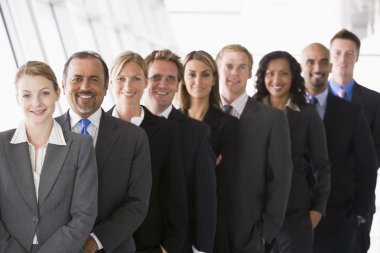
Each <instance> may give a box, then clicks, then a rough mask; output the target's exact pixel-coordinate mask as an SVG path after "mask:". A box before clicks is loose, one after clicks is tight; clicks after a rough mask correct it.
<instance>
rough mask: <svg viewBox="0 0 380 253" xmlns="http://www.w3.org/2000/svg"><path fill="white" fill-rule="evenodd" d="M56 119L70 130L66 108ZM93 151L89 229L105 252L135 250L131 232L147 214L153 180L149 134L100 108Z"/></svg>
mask: <svg viewBox="0 0 380 253" xmlns="http://www.w3.org/2000/svg"><path fill="white" fill-rule="evenodd" d="M57 121H58V123H60V125H61V126H62V128H63V129H65V130H67V131H70V130H71V126H70V116H69V113H68V112H67V113H65V114H64V115H62V116H60V117H58V118H57ZM95 153H96V161H97V165H98V177H99V178H98V182H99V187H98V216H97V218H96V221H95V225H94V228H93V230H92V232H93V233H94V234H95V235H96V236H97V237H98V238H99V240H100V242H101V243H102V245H103V247H104V249H105V251H106V252H107V253H126V252H135V244H134V240H133V233H134V232H135V231H136V229H137V228H138V227H139V226H140V225H141V223H142V222H143V220H144V218H145V216H146V214H147V211H148V204H149V195H150V190H151V184H152V177H151V168H150V154H149V142H148V137H147V135H146V133H145V131H144V130H142V129H141V128H139V127H136V126H135V125H133V124H131V123H128V122H124V121H122V120H119V119H117V118H114V117H112V116H109V115H107V114H106V113H105V112H104V111H102V115H101V119H100V125H99V130H98V137H97V141H96V146H95Z"/></svg>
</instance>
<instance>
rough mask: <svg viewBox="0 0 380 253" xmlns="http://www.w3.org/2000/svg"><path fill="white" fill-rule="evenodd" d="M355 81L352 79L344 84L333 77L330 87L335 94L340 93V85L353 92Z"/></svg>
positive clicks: (349, 92)
mask: <svg viewBox="0 0 380 253" xmlns="http://www.w3.org/2000/svg"><path fill="white" fill-rule="evenodd" d="M354 83H355V80H351V81H350V82H348V83H346V84H343V85H342V84H338V83H337V82H335V81H334V80H333V79H330V80H329V85H330V88H331V90H332V92H333V93H334V94H335V95H336V94H338V90H339V89H340V87H342V88H343V89H344V91H345V93H347V94H351V93H352V89H353V87H354Z"/></svg>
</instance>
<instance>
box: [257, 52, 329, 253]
mask: <svg viewBox="0 0 380 253" xmlns="http://www.w3.org/2000/svg"><path fill="white" fill-rule="evenodd" d="M256 89H257V93H256V94H255V95H254V97H253V98H254V99H256V100H258V101H261V102H263V103H265V104H267V105H269V106H272V107H275V108H278V109H281V110H285V112H286V115H287V118H288V122H289V129H290V136H291V151H292V161H293V174H292V185H291V190H290V195H289V199H288V206H287V210H286V216H285V221H284V223H283V225H282V227H281V229H280V231H279V233H278V234H277V236H276V238H275V242H274V245H273V246H274V251H275V252H276V253H280V252H281V253H284V252H286V253H296V252H300V253H307V252H312V244H313V229H314V228H315V227H316V226H317V225H318V223H319V221H320V219H321V217H322V215H324V213H325V209H326V203H327V198H328V194H329V190H330V164H329V160H328V156H327V147H326V140H325V133H324V127H323V123H322V121H321V119H320V117H319V115H318V113H317V111H316V109H315V108H314V106H313V105H309V104H307V103H306V101H305V86H304V80H303V78H302V76H301V66H300V64H299V63H298V62H297V60H296V59H295V58H294V57H293V56H292V55H290V54H289V53H288V52H285V51H274V52H271V53H269V54H266V55H265V56H264V57H263V58H262V59H261V61H260V63H259V68H258V70H257V72H256ZM314 177H315V178H314Z"/></svg>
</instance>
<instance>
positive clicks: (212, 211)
mask: <svg viewBox="0 0 380 253" xmlns="http://www.w3.org/2000/svg"><path fill="white" fill-rule="evenodd" d="M169 119H170V120H173V121H175V122H177V123H178V124H179V126H180V142H181V145H182V159H183V163H184V168H185V177H186V185H187V199H188V210H189V226H188V232H187V236H186V239H185V243H184V247H183V250H182V251H181V252H186V253H187V252H191V245H194V247H195V248H196V249H197V250H199V251H202V252H212V250H213V246H214V238H215V229H216V174H215V155H214V152H213V150H212V148H211V140H210V129H209V127H208V126H207V125H206V124H204V123H201V122H199V121H196V120H194V119H191V118H189V117H187V116H185V115H184V114H182V113H181V112H180V111H179V110H177V109H175V108H173V109H172V111H171V112H170V114H169Z"/></svg>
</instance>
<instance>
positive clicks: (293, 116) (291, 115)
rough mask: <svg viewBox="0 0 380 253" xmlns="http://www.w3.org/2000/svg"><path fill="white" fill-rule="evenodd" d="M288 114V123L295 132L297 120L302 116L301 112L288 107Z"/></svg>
mask: <svg viewBox="0 0 380 253" xmlns="http://www.w3.org/2000/svg"><path fill="white" fill-rule="evenodd" d="M286 115H287V117H288V124H289V130H290V132H293V131H292V130H293V128H294V126H296V125H297V121H298V120H299V118H300V117H301V113H299V112H296V111H293V110H292V109H289V108H286Z"/></svg>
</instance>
